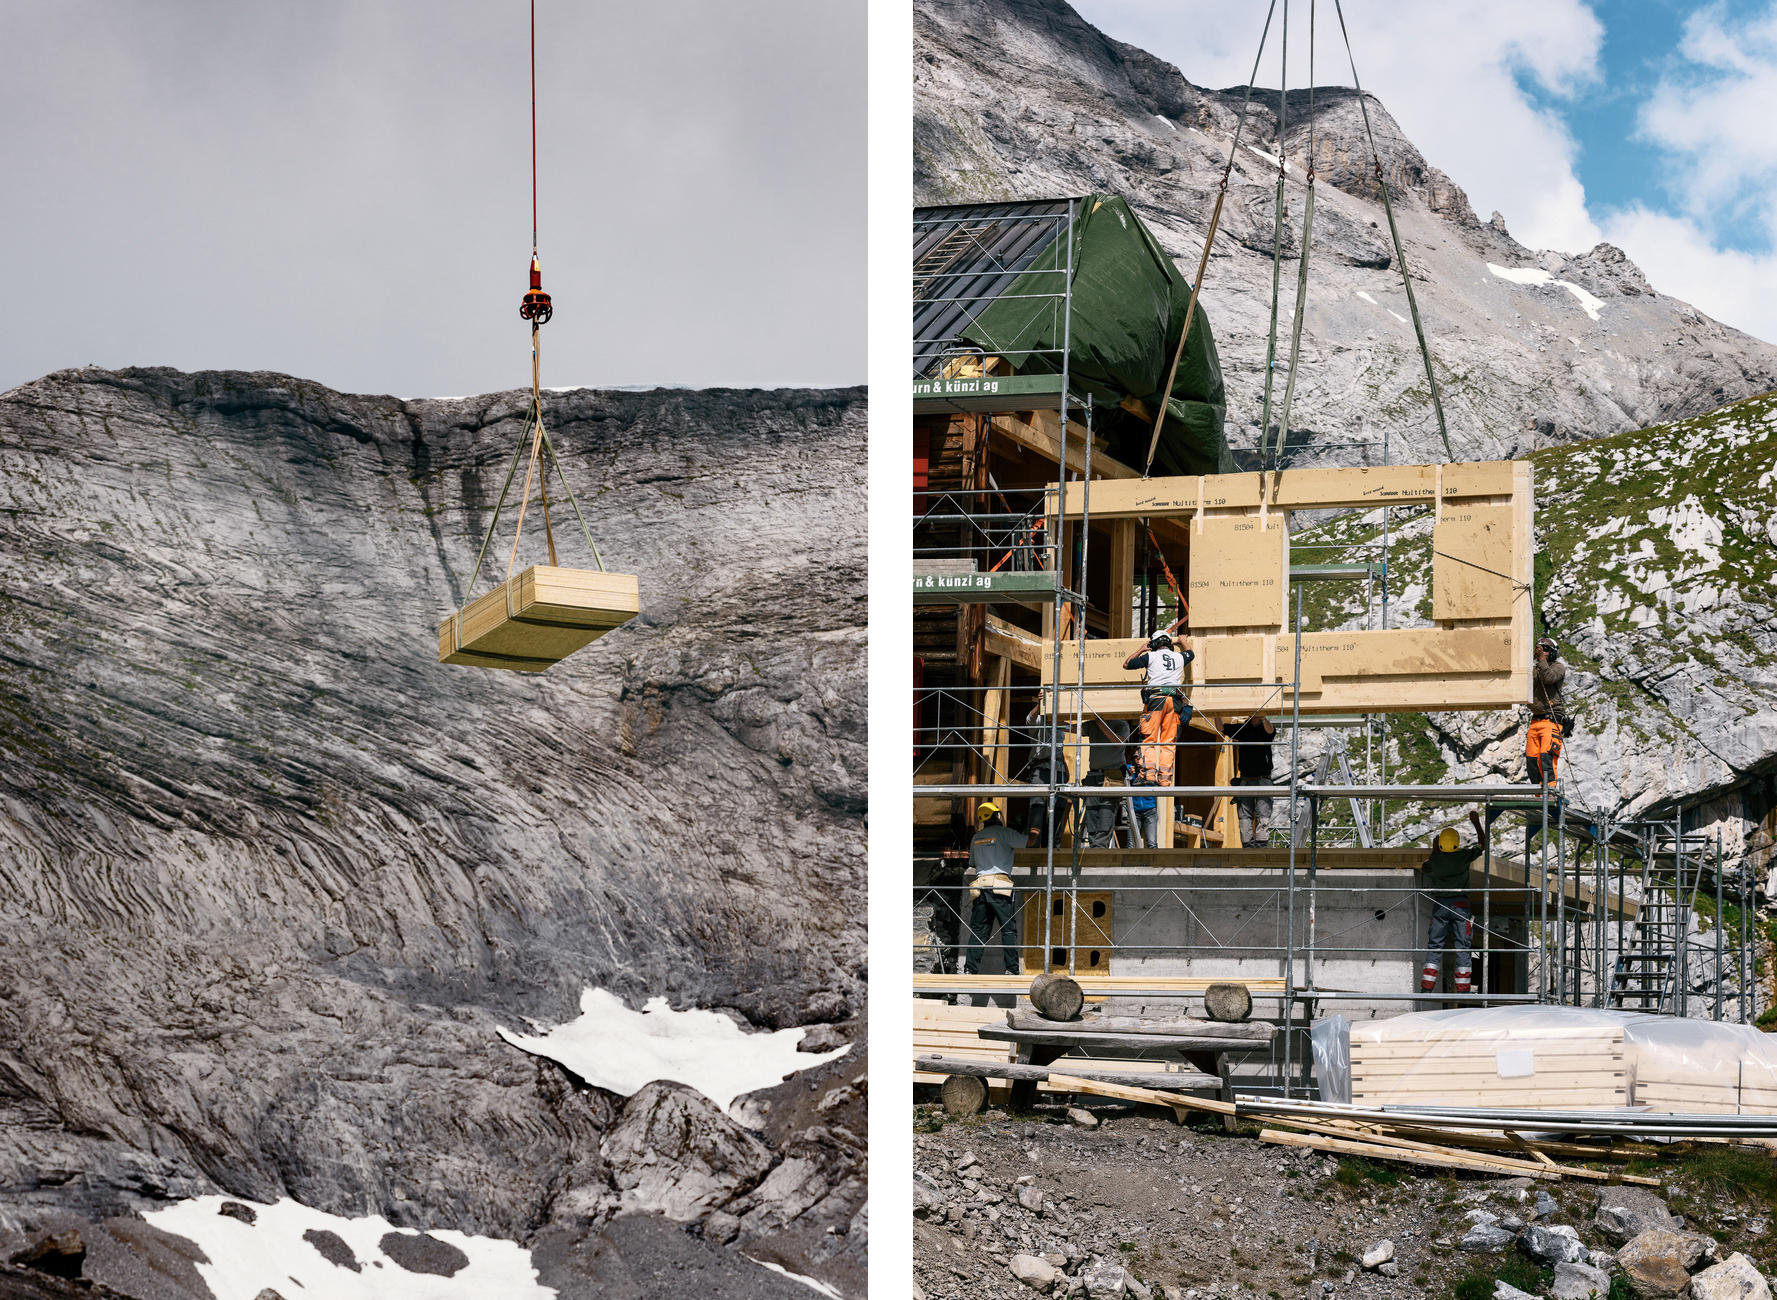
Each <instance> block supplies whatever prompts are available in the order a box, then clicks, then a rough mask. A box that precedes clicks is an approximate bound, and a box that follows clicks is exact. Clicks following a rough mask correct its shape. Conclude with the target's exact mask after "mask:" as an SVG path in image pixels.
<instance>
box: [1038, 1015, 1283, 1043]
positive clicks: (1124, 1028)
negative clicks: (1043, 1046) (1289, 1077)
mask: <svg viewBox="0 0 1777 1300" xmlns="http://www.w3.org/2000/svg"><path fill="white" fill-rule="evenodd" d="M1006 1024H1007V1025H1008V1026H1009V1027H1010V1028H1013V1029H1035V1030H1049V1031H1051V1032H1054V1033H1062V1034H1066V1033H1078V1032H1082V1031H1083V1032H1085V1033H1103V1034H1164V1035H1167V1036H1169V1037H1177V1036H1180V1035H1186V1036H1195V1037H1198V1038H1223V1039H1227V1040H1228V1041H1229V1042H1231V1043H1251V1044H1252V1045H1253V1046H1255V1047H1266V1046H1269V1045H1270V1043H1271V1040H1272V1039H1273V1038H1274V1037H1275V1036H1276V1034H1277V1026H1276V1025H1273V1024H1270V1023H1269V1022H1266V1021H1262V1020H1246V1021H1227V1020H1199V1019H1197V1018H1196V1017H1186V1018H1181V1019H1175V1020H1161V1019H1158V1018H1155V1017H1149V1016H1105V1015H1090V1016H1086V1017H1084V1018H1082V1019H1080V1020H1051V1019H1049V1018H1048V1017H1047V1016H1045V1015H1042V1014H1040V1013H1039V1012H1038V1011H1036V1009H1035V1008H1033V1007H1026V1006H1018V1007H1014V1008H1012V1009H1011V1010H1010V1011H1008V1012H1006Z"/></svg>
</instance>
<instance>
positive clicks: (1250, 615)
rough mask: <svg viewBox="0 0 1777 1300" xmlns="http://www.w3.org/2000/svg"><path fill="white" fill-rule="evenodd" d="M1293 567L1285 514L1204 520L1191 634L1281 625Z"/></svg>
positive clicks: (1193, 582) (1196, 539)
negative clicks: (1267, 517)
mask: <svg viewBox="0 0 1777 1300" xmlns="http://www.w3.org/2000/svg"><path fill="white" fill-rule="evenodd" d="M1289 568H1290V560H1289V531H1288V529H1286V528H1285V527H1284V522H1283V516H1281V515H1272V516H1271V517H1270V518H1269V519H1265V518H1261V517H1260V516H1258V515H1244V516H1242V515H1236V516H1234V517H1232V518H1213V519H1204V520H1202V521H1201V523H1200V526H1199V528H1198V529H1197V530H1196V531H1195V532H1193V533H1192V535H1191V572H1190V579H1189V584H1190V586H1189V599H1190V602H1191V630H1192V631H1196V630H1197V629H1198V628H1206V627H1281V626H1282V625H1283V622H1284V617H1285V615H1284V591H1285V589H1286V588H1287V587H1288V586H1289Z"/></svg>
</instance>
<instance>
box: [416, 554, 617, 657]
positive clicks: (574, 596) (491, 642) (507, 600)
mask: <svg viewBox="0 0 1777 1300" xmlns="http://www.w3.org/2000/svg"><path fill="white" fill-rule="evenodd" d="M640 609H641V598H640V590H639V586H638V584H637V581H636V578H635V575H634V574H628V573H598V572H593V571H590V570H584V569H562V568H556V567H552V566H548V565H533V566H532V567H531V568H528V569H526V570H524V572H522V573H520V574H518V575H517V576H516V577H514V578H512V579H511V580H510V581H508V582H503V583H501V584H500V585H499V586H498V587H496V588H495V589H494V590H492V591H490V592H488V593H487V594H486V595H484V596H480V597H477V598H476V599H475V600H472V601H470V602H469V604H468V605H467V606H466V607H465V608H463V609H462V610H460V611H458V612H455V613H452V614H451V615H450V616H448V617H447V618H445V619H444V621H443V622H441V623H440V624H439V625H438V660H439V662H440V663H446V664H457V665H466V666H469V667H476V668H501V669H507V670H510V671H513V672H527V673H540V672H543V671H545V670H546V669H548V668H549V667H551V666H552V665H554V664H557V663H560V662H561V661H562V660H563V659H565V658H567V657H568V656H569V655H571V654H573V653H574V652H575V651H576V650H579V649H582V648H583V647H585V646H587V645H589V644H591V643H592V642H593V641H596V640H597V639H598V638H599V637H601V636H603V635H604V634H605V633H606V632H609V631H610V630H611V629H612V628H615V627H621V626H622V625H623V624H624V623H627V622H628V621H629V620H630V619H632V618H634V617H635V616H636V614H637V613H639V612H640Z"/></svg>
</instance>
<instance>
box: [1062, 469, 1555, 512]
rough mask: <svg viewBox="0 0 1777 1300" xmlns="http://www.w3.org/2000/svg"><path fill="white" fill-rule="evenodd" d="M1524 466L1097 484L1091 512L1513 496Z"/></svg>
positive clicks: (1076, 496)
mask: <svg viewBox="0 0 1777 1300" xmlns="http://www.w3.org/2000/svg"><path fill="white" fill-rule="evenodd" d="M1520 467H1522V468H1524V469H1526V470H1528V468H1529V466H1528V464H1527V463H1526V462H1523V461H1509V460H1495V461H1473V462H1466V463H1456V464H1450V465H1384V466H1376V467H1372V468H1352V469H1286V470H1282V471H1280V472H1277V473H1270V474H1262V473H1258V472H1254V473H1248V474H1205V475H1200V476H1190V475H1185V476H1180V477H1175V478H1148V479H1120V480H1117V481H1115V482H1103V483H1101V482H1094V483H1093V484H1092V497H1091V505H1092V517H1093V518H1094V519H1095V520H1103V519H1133V518H1166V517H1177V516H1179V515H1193V514H1196V513H1197V512H1198V511H1199V510H1200V509H1201V510H1218V509H1230V508H1245V509H1252V508H1256V507H1258V506H1260V505H1264V506H1266V507H1268V508H1271V509H1278V510H1336V509H1349V508H1363V507H1367V506H1382V505H1400V504H1402V503H1405V502H1412V501H1436V500H1438V499H1439V498H1443V499H1446V500H1448V499H1450V498H1457V497H1496V496H1511V495H1512V494H1513V493H1514V492H1515V491H1516V490H1517V485H1518V482H1519V475H1518V474H1517V470H1518V469H1519V468H1520ZM1053 486H1054V485H1053V484H1052V485H1051V488H1053ZM1084 500H1085V494H1084V493H1083V492H1082V491H1081V488H1080V484H1079V483H1077V482H1075V483H1070V484H1068V485H1067V494H1066V498H1065V500H1064V501H1063V512H1064V513H1065V514H1066V515H1067V516H1068V518H1070V519H1077V518H1079V516H1080V512H1081V508H1082V505H1083V502H1084Z"/></svg>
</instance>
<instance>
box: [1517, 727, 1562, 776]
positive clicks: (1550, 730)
mask: <svg viewBox="0 0 1777 1300" xmlns="http://www.w3.org/2000/svg"><path fill="white" fill-rule="evenodd" d="M1524 764H1525V766H1526V768H1528V769H1529V772H1530V779H1531V780H1532V781H1533V782H1535V783H1536V784H1537V785H1546V786H1553V785H1554V784H1555V778H1556V775H1557V771H1556V769H1558V768H1559V767H1560V765H1561V724H1560V723H1558V722H1556V721H1555V720H1554V719H1553V718H1551V717H1547V716H1544V717H1540V718H1539V717H1535V716H1532V717H1531V719H1530V728H1529V730H1527V731H1526V732H1525V733H1524Z"/></svg>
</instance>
